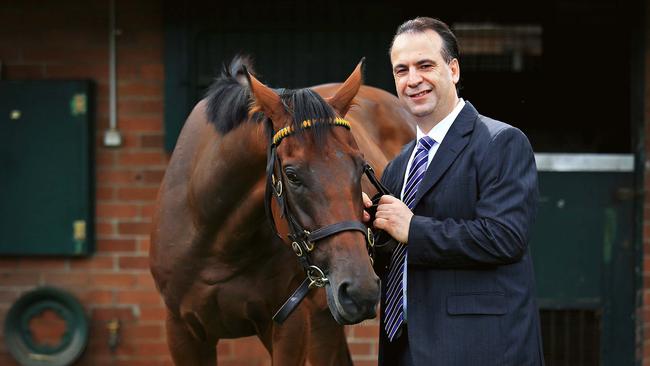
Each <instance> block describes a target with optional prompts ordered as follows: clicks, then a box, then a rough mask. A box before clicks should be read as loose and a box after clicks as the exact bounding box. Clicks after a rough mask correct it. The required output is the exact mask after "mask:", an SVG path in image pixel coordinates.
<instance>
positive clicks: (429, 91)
mask: <svg viewBox="0 0 650 366" xmlns="http://www.w3.org/2000/svg"><path fill="white" fill-rule="evenodd" d="M429 93H431V90H423V91H421V92H419V93H415V94H409V98H419V97H423V96H425V95H427V94H429Z"/></svg>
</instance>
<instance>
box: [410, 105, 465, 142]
mask: <svg viewBox="0 0 650 366" xmlns="http://www.w3.org/2000/svg"><path fill="white" fill-rule="evenodd" d="M464 106H465V100H463V98H459V99H458V103H457V104H456V106H455V107H454V109H453V110H452V111H451V113H449V114H448V115H447V117H445V118H443V119H442V121H440V122H438V124H436V125H435V126H433V128H432V129H431V130H430V131H429V133H427V134H426V135H427V136H429V137H431V138H432V139H433V140H434V141H435V142H437V143H438V144H441V143H442V140H443V139H444V138H445V135H446V134H447V132H448V131H449V129H450V128H451V125H452V123H454V121H455V120H456V117H458V114H459V113H460V111H461V110H462V109H463V107H464ZM424 136H425V133H424V132H422V130H421V129H420V126H417V141H420V139H421V138H422V137H424Z"/></svg>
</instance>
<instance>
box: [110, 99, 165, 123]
mask: <svg viewBox="0 0 650 366" xmlns="http://www.w3.org/2000/svg"><path fill="white" fill-rule="evenodd" d="M117 111H118V118H123V117H127V116H134V115H147V116H150V117H156V118H159V119H162V116H163V112H164V107H163V102H162V98H156V99H150V100H147V99H127V100H120V102H119V103H118V105H117Z"/></svg>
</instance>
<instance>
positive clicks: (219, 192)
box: [190, 123, 267, 231]
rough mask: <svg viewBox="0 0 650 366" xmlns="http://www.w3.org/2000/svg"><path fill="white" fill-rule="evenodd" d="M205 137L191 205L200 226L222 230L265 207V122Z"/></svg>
mask: <svg viewBox="0 0 650 366" xmlns="http://www.w3.org/2000/svg"><path fill="white" fill-rule="evenodd" d="M204 138H205V139H206V142H205V143H204V147H203V149H201V152H200V153H199V158H198V159H197V161H196V164H195V166H194V168H193V172H192V178H191V186H190V190H191V191H190V200H191V206H192V209H193V211H194V213H195V215H194V217H195V224H196V225H197V227H199V229H207V230H216V231H221V230H222V229H224V227H227V226H232V225H233V224H235V223H234V222H233V220H238V219H244V217H241V216H246V215H258V214H259V213H260V212H259V211H260V210H259V209H258V208H259V207H263V199H264V196H263V191H264V184H263V182H264V170H265V165H266V142H265V141H266V139H267V138H266V136H265V133H264V130H263V125H262V124H251V123H244V124H243V125H240V126H239V127H237V128H236V129H234V130H232V131H230V132H229V133H227V134H225V135H224V136H217V135H216V134H211V135H209V136H206V137H204ZM261 211H262V213H263V210H261Z"/></svg>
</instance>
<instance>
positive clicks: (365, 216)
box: [361, 192, 372, 222]
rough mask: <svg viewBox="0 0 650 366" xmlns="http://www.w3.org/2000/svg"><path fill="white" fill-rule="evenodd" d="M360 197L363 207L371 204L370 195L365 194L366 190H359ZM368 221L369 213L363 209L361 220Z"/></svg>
mask: <svg viewBox="0 0 650 366" xmlns="http://www.w3.org/2000/svg"><path fill="white" fill-rule="evenodd" d="M361 198H362V199H363V207H365V208H369V207H370V206H372V201H371V200H370V197H368V195H367V194H366V192H361ZM368 221H370V214H369V213H368V211H366V210H363V222H368Z"/></svg>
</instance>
